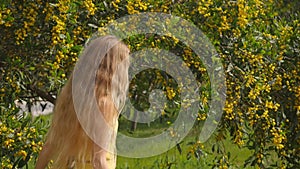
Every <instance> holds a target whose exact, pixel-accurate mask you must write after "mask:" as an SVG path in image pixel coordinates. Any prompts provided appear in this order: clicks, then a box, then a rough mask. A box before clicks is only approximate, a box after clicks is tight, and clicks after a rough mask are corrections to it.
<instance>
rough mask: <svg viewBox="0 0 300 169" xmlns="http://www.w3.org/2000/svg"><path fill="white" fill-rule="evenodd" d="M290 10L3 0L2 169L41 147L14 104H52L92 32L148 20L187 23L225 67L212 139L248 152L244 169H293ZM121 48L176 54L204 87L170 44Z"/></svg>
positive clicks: (141, 42) (295, 55)
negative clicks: (125, 20) (222, 100)
mask: <svg viewBox="0 0 300 169" xmlns="http://www.w3.org/2000/svg"><path fill="white" fill-rule="evenodd" d="M298 6H299V3H298V2H292V1H291V2H290V1H287V0H278V1H273V0H267V1H260V0H250V1H244V0H239V1H228V2H225V1H221V0H215V1H194V0H188V1H163V0H159V1H154V0H149V1H146V2H144V1H140V0H126V1H125V0H122V1H120V0H107V1H92V0H47V1H42V0H35V1H32V0H22V1H11V0H7V1H1V4H0V28H1V31H0V35H1V40H0V41H1V43H0V49H1V54H0V72H1V74H0V78H1V81H0V135H1V137H0V139H1V153H0V155H1V158H0V159H1V160H0V166H2V167H3V168H12V167H14V166H16V165H18V166H19V167H22V166H24V165H26V163H27V162H28V161H29V160H30V157H31V156H33V157H35V156H36V153H37V152H38V150H39V149H40V146H41V144H42V142H41V140H42V136H43V132H40V129H36V125H33V124H32V123H31V122H28V121H27V120H26V119H22V118H21V119H20V120H19V121H16V120H15V119H16V118H18V117H17V116H16V112H18V110H17V108H16V106H15V105H14V100H25V101H28V102H30V101H32V100H34V99H35V98H38V97H41V98H43V99H44V100H48V101H50V102H52V103H54V102H55V95H56V94H57V92H58V91H59V88H61V86H62V85H63V84H64V83H65V81H66V78H67V77H68V76H69V75H70V72H71V70H72V68H73V67H74V64H75V63H76V61H77V58H78V55H79V53H80V51H81V49H82V47H83V44H84V42H85V41H86V40H87V39H88V38H89V37H90V36H91V35H92V33H93V32H95V31H97V30H98V29H101V28H102V27H104V26H106V25H107V24H108V23H110V22H111V21H113V20H115V19H117V18H120V17H122V16H125V15H128V14H135V13H140V12H145V11H148V12H163V13H168V14H172V15H175V16H179V17H182V18H184V19H187V20H189V21H191V22H193V23H194V24H195V25H196V26H198V27H199V28H200V29H201V30H202V31H203V32H204V33H205V34H206V35H207V36H208V37H209V39H210V40H211V42H213V44H214V46H215V47H216V49H217V51H218V53H219V55H220V56H221V58H222V59H223V63H224V67H225V70H226V84H227V93H226V95H227V100H226V106H225V108H224V115H223V118H222V123H221V124H220V126H219V132H218V135H217V137H216V138H217V139H218V140H219V141H221V140H222V138H224V137H223V136H224V135H225V134H226V133H227V132H229V133H230V137H231V138H232V141H233V142H234V143H235V144H237V145H239V146H241V147H247V148H249V149H250V150H253V156H252V157H251V158H249V159H248V160H247V161H245V165H256V166H258V167H260V168H265V167H268V166H272V165H273V166H277V167H282V168H284V167H287V168H292V167H296V168H297V167H299V163H300V157H299V150H300V147H299V143H300V138H299V136H300V125H299V124H300V123H299V120H300V57H299V56H300V54H299V34H300V30H299V28H300V22H299V11H297V7H298ZM151 37H152V38H151ZM153 37H155V38H153ZM127 43H128V45H129V46H130V48H131V50H132V51H135V50H139V49H141V48H143V47H147V46H149V45H150V46H152V47H160V48H165V49H170V50H174V51H175V52H179V53H180V52H181V53H180V54H181V57H182V59H183V60H184V61H185V63H187V65H188V66H189V67H190V69H191V70H193V73H194V74H195V76H196V77H197V78H198V80H199V81H201V80H202V81H205V80H207V79H208V78H207V76H203V74H205V72H206V69H205V67H204V66H203V64H202V63H201V60H199V59H197V57H196V55H195V54H194V53H193V51H192V50H191V49H190V48H188V47H185V46H182V44H180V42H178V41H176V39H175V38H172V35H170V36H169V37H168V36H166V37H163V36H157V35H153V36H144V35H137V36H134V37H132V38H130V39H127ZM179 49H180V50H179ZM153 77H155V78H158V77H160V76H159V75H158V76H153ZM204 89H205V90H203V91H201V92H202V96H203V97H202V98H201V102H202V104H203V106H204V107H206V109H207V108H208V107H207V104H208V103H207V102H208V101H207V100H209V96H210V94H209V92H210V91H209V88H208V87H207V88H204ZM165 90H166V93H167V95H168V98H169V99H170V100H172V99H173V98H176V97H175V96H176V94H177V93H178V92H177V91H175V89H173V88H172V87H170V86H168V88H166V89H165ZM205 117H206V112H200V113H199V118H198V120H199V121H202V120H205ZM37 126H38V125H37ZM37 130H38V131H37ZM28 134H29V135H30V137H29V136H28ZM22 136H24V137H22ZM25 137H26V138H25ZM19 138H20V139H19ZM14 140H15V141H14ZM18 140H19V141H18ZM17 142H20V144H19V143H17ZM270 153H271V154H276V156H277V157H276V159H277V160H276V161H272V160H270V158H271V156H270ZM216 159H217V161H218V162H217V164H216V165H217V166H223V167H226V166H228V165H229V164H230V159H228V156H227V154H226V152H224V153H223V154H220V155H218V156H217V157H216ZM224 159H227V160H224Z"/></svg>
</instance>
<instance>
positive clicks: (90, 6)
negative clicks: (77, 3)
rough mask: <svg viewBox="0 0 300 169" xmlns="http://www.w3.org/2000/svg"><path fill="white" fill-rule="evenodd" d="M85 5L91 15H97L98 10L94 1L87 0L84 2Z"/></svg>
mask: <svg viewBox="0 0 300 169" xmlns="http://www.w3.org/2000/svg"><path fill="white" fill-rule="evenodd" d="M83 4H84V6H85V7H86V9H87V10H88V11H89V15H95V12H96V10H97V8H96V6H95V4H94V3H93V1H92V0H85V1H83Z"/></svg>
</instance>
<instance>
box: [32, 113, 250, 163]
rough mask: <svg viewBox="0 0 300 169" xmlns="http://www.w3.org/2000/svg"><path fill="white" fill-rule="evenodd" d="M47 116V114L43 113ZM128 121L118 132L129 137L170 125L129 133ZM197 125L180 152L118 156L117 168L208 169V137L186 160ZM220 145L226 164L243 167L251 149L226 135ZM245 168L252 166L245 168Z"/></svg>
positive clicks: (153, 132)
mask: <svg viewBox="0 0 300 169" xmlns="http://www.w3.org/2000/svg"><path fill="white" fill-rule="evenodd" d="M45 118H48V119H50V118H51V116H45ZM130 126H131V123H130V122H128V121H126V120H124V119H120V126H119V132H121V133H122V134H125V135H127V136H131V137H149V136H154V135H157V134H160V133H162V132H163V131H165V130H166V129H167V128H169V127H170V125H168V124H167V123H166V121H164V122H162V123H160V122H155V123H151V124H150V125H147V124H138V126H137V129H136V130H135V131H134V132H130ZM200 130H201V127H199V126H198V127H194V128H193V129H192V130H191V131H190V132H189V134H188V135H187V136H186V137H185V138H184V139H183V141H182V142H181V143H180V148H181V149H182V152H181V153H180V152H179V150H178V149H177V147H174V148H172V149H170V150H169V151H167V152H165V153H163V154H160V155H157V156H153V157H148V158H126V157H121V156H118V159H117V169H159V168H170V169H195V168H204V169H206V168H211V165H213V164H214V159H215V157H216V156H217V155H218V154H217V153H211V152H212V151H211V148H212V145H213V144H215V143H216V142H215V140H214V139H213V138H210V139H209V140H208V141H207V142H205V143H204V148H203V154H202V155H201V156H200V158H199V159H197V158H196V157H195V156H194V155H192V156H191V157H190V158H189V159H188V158H187V154H188V152H189V150H190V149H191V145H189V143H190V142H195V141H197V138H198V134H199V132H200ZM222 144H224V147H225V148H226V151H229V152H230V154H231V158H230V163H231V164H233V167H232V168H244V167H243V162H244V161H245V160H246V159H247V158H248V157H249V156H251V151H250V150H248V149H246V148H239V147H238V146H237V145H234V144H232V142H231V141H230V139H229V137H227V138H226V139H225V140H224V141H223V142H222ZM153 148H156V149H160V148H163V147H161V144H159V143H157V144H156V145H155V147H152V148H149V151H151V149H153ZM31 168H34V162H33V160H31V161H30V162H29V169H31ZM247 168H248V169H250V168H252V167H247Z"/></svg>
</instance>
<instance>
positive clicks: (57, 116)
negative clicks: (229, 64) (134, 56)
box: [46, 36, 129, 168]
mask: <svg viewBox="0 0 300 169" xmlns="http://www.w3.org/2000/svg"><path fill="white" fill-rule="evenodd" d="M106 51H107V52H106ZM91 56H94V57H95V56H96V57H102V58H101V63H100V64H99V68H98V70H97V72H96V79H95V85H94V86H95V89H94V92H95V96H96V99H97V103H98V108H99V110H100V112H101V113H102V115H103V117H104V119H105V121H106V122H107V123H108V124H109V125H113V123H114V121H115V120H116V119H117V118H118V111H119V110H120V109H121V108H122V105H123V104H124V102H125V94H126V90H127V87H128V67H129V60H128V59H129V49H128V48H127V46H126V45H125V44H124V43H122V42H120V41H119V40H118V39H117V38H116V37H114V36H105V37H101V38H95V39H92V40H91V42H89V43H88V44H87V46H86V47H85V49H84V51H83V52H82V54H81V56H80V58H89V57H91ZM124 61H125V64H120V62H124ZM90 62H93V61H90ZM89 64H90V63H86V66H89ZM73 76H74V74H73V75H72V76H71V77H70V79H69V80H68V82H67V84H66V85H65V86H64V87H63V89H62V90H61V92H60V94H59V96H58V98H57V100H56V105H55V108H54V115H53V119H52V124H51V127H50V129H49V132H48V135H47V140H46V142H47V143H49V144H51V145H52V147H53V148H54V150H53V151H54V155H53V161H54V163H53V167H54V168H67V166H70V162H74V160H76V161H81V162H91V161H92V153H93V145H94V144H95V142H94V141H93V139H92V138H91V137H90V136H89V135H88V134H87V133H86V131H85V130H84V128H83V127H82V125H81V123H80V121H79V120H78V116H77V114H76V112H75V109H74V100H73V99H74V98H73V96H72V78H73ZM86 76H89V75H86ZM103 104H111V105H112V106H110V107H111V108H112V109H114V110H110V111H107V110H105V109H104V105H103ZM83 106H85V107H84V108H83V109H85V110H87V111H86V112H85V113H86V118H87V119H88V120H89V119H92V118H93V117H91V114H92V113H90V112H89V111H88V110H90V109H89V108H88V106H89V105H88V103H84V104H83ZM111 112H113V113H111ZM104 132H105V131H104ZM111 141H114V140H111Z"/></svg>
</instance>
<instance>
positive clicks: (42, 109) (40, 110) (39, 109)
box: [15, 99, 54, 116]
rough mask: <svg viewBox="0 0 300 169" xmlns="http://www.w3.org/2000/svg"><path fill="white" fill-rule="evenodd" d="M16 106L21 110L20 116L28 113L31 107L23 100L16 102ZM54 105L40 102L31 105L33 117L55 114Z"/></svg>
mask: <svg viewBox="0 0 300 169" xmlns="http://www.w3.org/2000/svg"><path fill="white" fill-rule="evenodd" d="M15 104H16V106H17V107H19V108H20V111H19V114H20V115H21V114H23V113H24V112H25V113H28V112H29V109H28V108H29V105H28V104H27V102H25V101H23V100H15ZM53 108H54V105H53V104H52V103H51V102H48V101H43V100H42V99H41V100H38V101H35V102H33V103H32V105H30V111H31V113H32V115H33V116H39V115H46V114H49V113H52V112H53Z"/></svg>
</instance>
